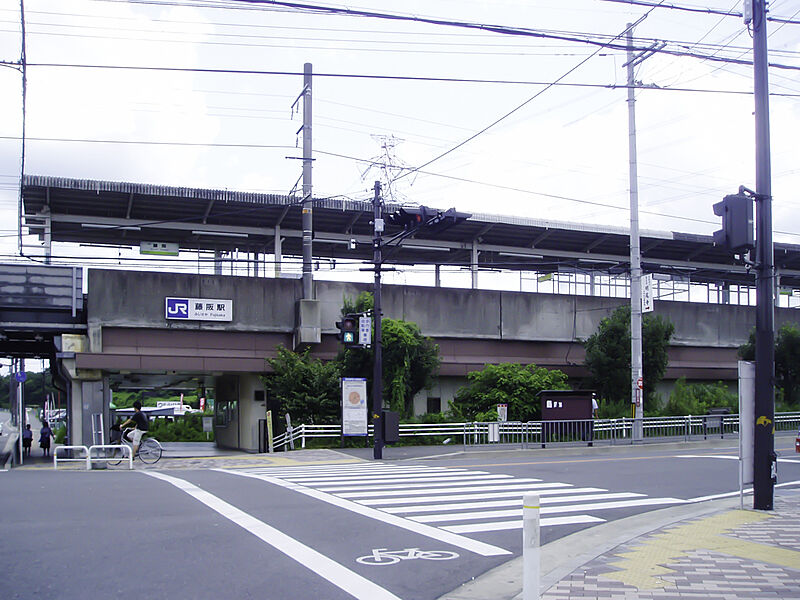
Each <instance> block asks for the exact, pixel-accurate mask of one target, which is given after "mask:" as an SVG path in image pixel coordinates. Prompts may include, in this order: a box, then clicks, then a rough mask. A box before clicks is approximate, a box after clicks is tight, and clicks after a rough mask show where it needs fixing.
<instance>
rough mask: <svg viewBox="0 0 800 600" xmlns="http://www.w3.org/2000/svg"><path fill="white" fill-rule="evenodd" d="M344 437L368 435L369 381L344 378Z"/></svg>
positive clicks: (361, 378) (360, 378) (357, 378)
mask: <svg viewBox="0 0 800 600" xmlns="http://www.w3.org/2000/svg"><path fill="white" fill-rule="evenodd" d="M342 435H346V436H357V435H361V436H365V435H367V380H366V379H364V378H363V377H342Z"/></svg>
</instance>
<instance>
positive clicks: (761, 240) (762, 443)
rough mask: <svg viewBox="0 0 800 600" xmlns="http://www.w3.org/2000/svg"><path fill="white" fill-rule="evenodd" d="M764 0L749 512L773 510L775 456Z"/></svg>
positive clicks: (756, 59)
mask: <svg viewBox="0 0 800 600" xmlns="http://www.w3.org/2000/svg"><path fill="white" fill-rule="evenodd" d="M767 65H768V63H767V7H766V0H753V74H754V84H753V91H754V95H755V120H756V194H757V202H756V238H757V240H756V264H757V265H758V268H757V270H756V402H755V406H756V410H755V419H756V421H755V423H756V425H755V438H754V452H753V508H755V509H758V510H772V508H773V504H772V501H773V492H774V485H775V483H774V481H773V478H772V475H773V473H772V471H773V467H774V464H775V463H774V462H773V461H774V452H775V425H774V421H775V389H774V376H775V284H774V280H773V277H774V255H773V250H772V184H771V173H770V149H769V81H768V77H767Z"/></svg>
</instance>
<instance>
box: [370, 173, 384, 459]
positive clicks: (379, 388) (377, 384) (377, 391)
mask: <svg viewBox="0 0 800 600" xmlns="http://www.w3.org/2000/svg"><path fill="white" fill-rule="evenodd" d="M381 209H382V207H381V182H380V181H376V182H375V195H374V196H373V198H372V214H373V219H372V221H373V226H374V231H375V238H374V239H373V241H372V248H373V259H372V262H373V265H374V268H375V289H374V291H373V299H374V304H373V308H372V313H373V323H374V325H375V356H374V360H373V367H372V435H373V439H374V440H375V446H374V448H373V458H374V459H375V460H380V459H382V458H383V446H384V444H383V336H382V335H381V316H382V315H381V262H382V261H383V256H382V253H381V244H382V240H381V234H383V215H382V212H381Z"/></svg>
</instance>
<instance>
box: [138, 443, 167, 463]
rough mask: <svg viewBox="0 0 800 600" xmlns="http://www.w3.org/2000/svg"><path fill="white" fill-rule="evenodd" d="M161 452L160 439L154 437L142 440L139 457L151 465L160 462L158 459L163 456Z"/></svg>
mask: <svg viewBox="0 0 800 600" xmlns="http://www.w3.org/2000/svg"><path fill="white" fill-rule="evenodd" d="M161 452H162V448H161V444H159V443H158V440H154V439H153V438H147V439H146V440H142V443H141V444H140V445H139V458H141V459H142V462H143V463H147V464H149V465H151V464H153V463H155V462H158V459H160V458H161Z"/></svg>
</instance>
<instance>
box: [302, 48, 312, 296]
mask: <svg viewBox="0 0 800 600" xmlns="http://www.w3.org/2000/svg"><path fill="white" fill-rule="evenodd" d="M301 95H302V96H303V127H302V131H303V299H305V300H312V299H313V298H314V289H313V287H314V280H313V273H312V270H311V250H312V248H311V243H312V242H311V237H312V235H313V232H312V227H313V224H312V222H313V220H312V206H311V162H312V158H311V63H305V65H303V92H302V94H301Z"/></svg>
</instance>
